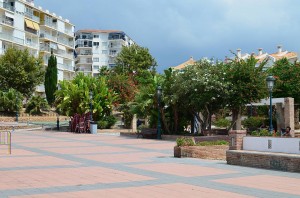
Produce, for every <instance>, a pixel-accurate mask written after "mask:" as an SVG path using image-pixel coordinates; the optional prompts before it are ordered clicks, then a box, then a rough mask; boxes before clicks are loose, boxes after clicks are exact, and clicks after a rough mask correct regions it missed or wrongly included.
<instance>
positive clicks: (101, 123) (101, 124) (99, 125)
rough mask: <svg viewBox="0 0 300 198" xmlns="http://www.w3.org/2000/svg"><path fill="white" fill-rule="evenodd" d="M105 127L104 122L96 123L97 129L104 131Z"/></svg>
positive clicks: (106, 123) (105, 122) (105, 123)
mask: <svg viewBox="0 0 300 198" xmlns="http://www.w3.org/2000/svg"><path fill="white" fill-rule="evenodd" d="M107 125H108V122H107V121H105V120H100V121H98V122H97V126H98V127H97V128H98V129H106V126H107Z"/></svg>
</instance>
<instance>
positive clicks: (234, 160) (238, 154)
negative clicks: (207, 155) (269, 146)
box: [226, 150, 300, 172]
mask: <svg viewBox="0 0 300 198" xmlns="http://www.w3.org/2000/svg"><path fill="white" fill-rule="evenodd" d="M226 160H227V164H231V165H239V166H248V167H255V168H266V169H274V170H282V171H290V172H300V155H297V154H286V153H270V152H258V151H245V150H228V151H227V152H226Z"/></svg>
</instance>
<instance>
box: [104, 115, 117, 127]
mask: <svg viewBox="0 0 300 198" xmlns="http://www.w3.org/2000/svg"><path fill="white" fill-rule="evenodd" d="M102 120H104V121H107V125H106V128H107V129H110V128H111V127H112V126H113V125H115V124H116V122H117V119H116V118H115V117H114V116H112V115H110V116H106V117H104V118H103V119H102Z"/></svg>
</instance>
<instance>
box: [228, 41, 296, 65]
mask: <svg viewBox="0 0 300 198" xmlns="http://www.w3.org/2000/svg"><path fill="white" fill-rule="evenodd" d="M251 55H253V56H254V58H256V59H257V60H258V62H257V64H256V66H258V65H259V64H260V63H262V62H263V61H264V60H267V63H266V65H265V67H264V69H267V68H270V67H272V66H273V65H274V63H275V62H276V61H278V60H280V59H283V58H286V59H287V60H288V61H289V62H290V63H294V62H295V61H297V59H298V54H297V53H296V52H289V51H287V50H285V51H283V50H282V46H281V45H278V46H277V52H274V53H272V54H269V53H267V52H263V49H262V48H259V49H258V53H257V54H255V53H254V52H253V53H251ZM251 55H250V54H248V53H245V54H242V53H241V49H237V53H236V57H237V58H239V59H243V60H246V59H248V58H249V57H250V56H251ZM234 58H235V57H232V58H231V59H234ZM228 61H230V59H229V58H227V57H226V58H225V62H228Z"/></svg>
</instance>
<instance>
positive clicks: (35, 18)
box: [25, 12, 40, 23]
mask: <svg viewBox="0 0 300 198" xmlns="http://www.w3.org/2000/svg"><path fill="white" fill-rule="evenodd" d="M25 16H26V17H28V18H30V19H32V20H34V21H36V22H38V23H39V22H40V17H37V16H34V15H33V14H32V13H30V12H25Z"/></svg>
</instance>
